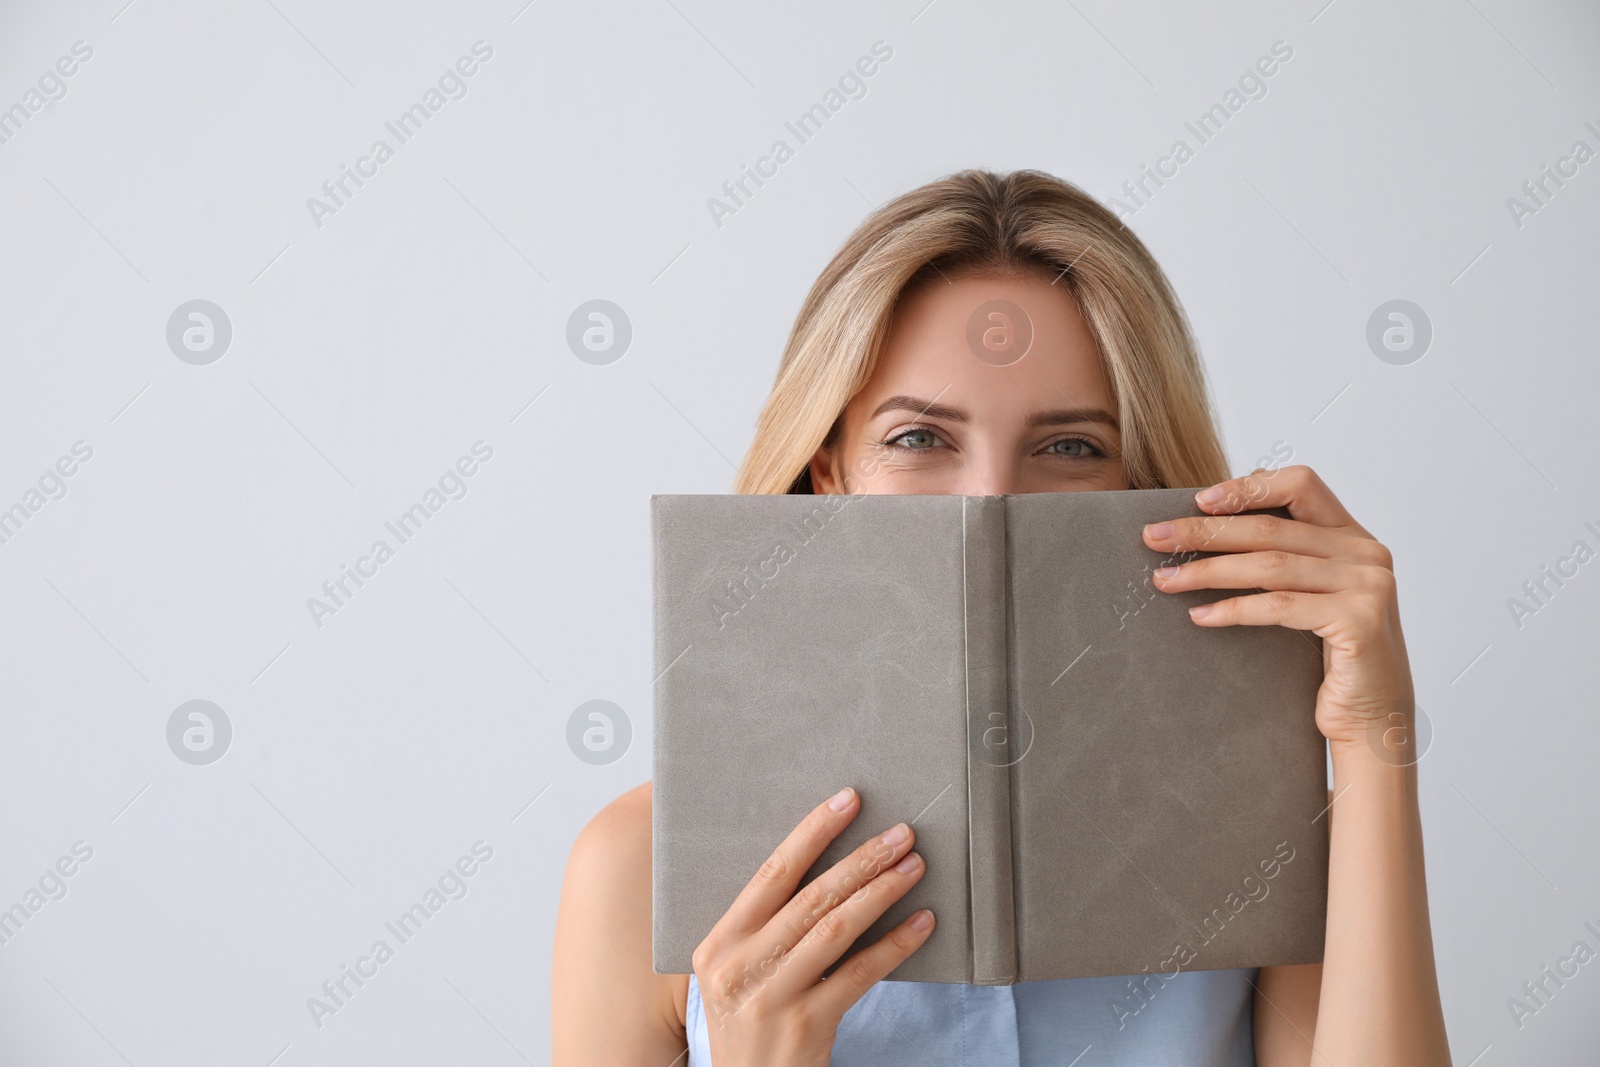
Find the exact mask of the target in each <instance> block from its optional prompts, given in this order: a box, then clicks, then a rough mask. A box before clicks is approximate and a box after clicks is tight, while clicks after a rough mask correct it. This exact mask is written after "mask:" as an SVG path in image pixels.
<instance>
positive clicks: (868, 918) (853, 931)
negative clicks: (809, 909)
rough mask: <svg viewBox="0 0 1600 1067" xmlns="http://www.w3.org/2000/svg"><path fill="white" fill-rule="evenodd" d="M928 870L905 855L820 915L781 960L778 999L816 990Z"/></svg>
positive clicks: (914, 857) (918, 859) (915, 856)
mask: <svg viewBox="0 0 1600 1067" xmlns="http://www.w3.org/2000/svg"><path fill="white" fill-rule="evenodd" d="M927 869H928V867H927V864H926V863H925V862H923V859H922V857H921V856H920V855H919V854H917V853H915V852H911V853H907V854H906V855H905V856H904V857H903V858H902V859H901V860H900V862H898V863H896V864H895V865H894V866H893V867H890V868H888V869H887V870H885V871H884V872H883V873H882V874H880V875H878V877H876V878H874V879H873V880H872V881H870V882H868V883H867V884H866V885H864V886H862V887H861V888H860V889H858V890H856V891H855V892H854V893H852V894H851V895H850V896H848V897H846V898H845V899H843V900H841V901H839V902H838V903H837V904H836V905H835V906H834V907H832V908H830V909H828V910H827V911H824V912H822V913H821V914H820V915H818V916H817V918H816V920H815V921H814V922H812V923H811V924H810V929H808V930H807V931H806V934H805V936H804V937H802V938H801V939H800V941H799V942H798V943H797V944H796V945H795V946H794V948H792V949H790V950H789V951H788V952H787V953H785V954H784V955H783V957H782V960H781V964H780V966H779V967H778V973H777V976H776V978H775V979H774V982H775V986H774V989H775V992H776V995H777V996H779V997H784V996H800V995H801V994H802V993H804V992H805V991H806V990H808V989H810V988H812V987H813V986H815V985H816V984H817V981H818V980H819V979H820V978H821V977H822V974H823V972H824V971H826V970H827V969H828V968H829V967H831V966H832V965H833V964H834V963H835V962H836V961H837V960H838V959H839V957H840V956H843V955H844V954H845V952H846V951H847V950H848V949H849V948H850V946H851V945H852V944H854V943H855V940H856V938H858V937H860V936H861V935H862V934H863V933H865V932H866V929H867V927H869V926H871V925H872V924H873V923H875V922H877V921H878V918H879V917H880V916H881V915H883V913H884V912H886V911H888V910H889V908H890V906H891V905H892V904H894V902H895V901H897V900H899V899H900V898H901V897H903V896H905V895H906V892H907V891H908V890H909V889H910V888H911V887H912V886H913V885H916V884H917V882H918V880H920V879H921V878H922V875H923V873H924V872H925V871H926V870H927Z"/></svg>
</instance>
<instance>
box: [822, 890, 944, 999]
mask: <svg viewBox="0 0 1600 1067" xmlns="http://www.w3.org/2000/svg"><path fill="white" fill-rule="evenodd" d="M933 927H934V918H933V912H931V911H929V910H928V909H927V908H923V909H922V910H921V911H916V912H913V913H911V915H909V916H907V917H906V921H905V922H903V923H901V924H900V925H899V926H896V927H895V928H894V929H893V930H890V931H889V932H888V933H887V934H884V935H883V937H882V938H880V939H879V940H877V941H875V942H873V943H872V944H870V945H868V946H867V947H866V948H864V949H862V950H861V951H860V952H857V953H856V954H855V955H854V956H851V957H850V958H849V959H848V960H846V961H845V962H844V964H843V966H841V967H840V968H839V969H838V970H836V971H834V972H833V973H832V974H830V975H828V977H827V978H826V979H825V980H824V981H823V982H822V984H821V985H819V986H817V988H816V991H815V992H814V993H812V994H811V996H813V997H814V998H816V1001H817V1003H818V1005H819V1006H820V1007H821V1008H822V1010H823V1011H824V1012H826V1017H827V1018H830V1019H839V1018H843V1017H844V1013H845V1012H847V1011H849V1010H850V1009H851V1008H852V1007H854V1006H855V1003H856V1001H858V1000H860V999H861V998H862V996H864V995H865V994H866V992H867V990H868V989H871V988H872V986H873V985H874V984H876V983H878V982H881V981H883V979H884V978H886V977H888V976H889V975H890V974H892V973H893V972H894V969H895V968H896V967H898V966H900V965H901V964H902V963H904V962H905V961H906V959H907V957H909V956H910V955H911V954H912V953H913V952H915V951H917V949H919V948H921V947H922V946H923V945H925V944H927V942H928V938H929V937H930V936H931V935H932V934H933Z"/></svg>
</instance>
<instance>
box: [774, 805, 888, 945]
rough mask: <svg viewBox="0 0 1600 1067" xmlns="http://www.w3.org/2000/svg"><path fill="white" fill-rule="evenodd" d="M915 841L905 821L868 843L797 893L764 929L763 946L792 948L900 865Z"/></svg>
mask: <svg viewBox="0 0 1600 1067" xmlns="http://www.w3.org/2000/svg"><path fill="white" fill-rule="evenodd" d="M915 842H916V834H915V833H914V832H913V831H912V829H911V826H910V824H908V823H903V822H902V823H896V824H895V825H894V826H892V827H890V828H889V829H888V830H885V831H884V832H883V833H881V834H879V835H878V836H877V837H874V838H872V840H870V841H867V842H865V843H864V844H862V846H861V847H860V848H858V849H856V850H855V851H854V852H852V853H850V855H848V856H846V857H845V858H844V859H842V860H840V861H839V862H838V863H835V864H834V865H833V866H832V867H830V868H828V869H827V870H826V871H824V872H823V873H822V874H821V875H819V876H818V877H816V878H815V879H813V880H812V881H811V882H810V883H809V884H808V885H807V886H806V887H805V888H804V889H802V890H800V892H798V893H796V894H795V895H794V899H793V900H791V901H789V902H788V903H787V904H785V905H784V906H783V908H782V909H781V910H780V911H779V912H778V914H776V915H774V916H773V917H772V921H771V922H769V923H767V925H766V927H765V928H764V929H763V930H762V932H761V934H762V936H761V941H762V944H763V945H766V944H771V943H777V944H781V945H782V946H783V948H784V950H785V951H787V950H789V949H791V948H793V947H794V946H795V945H797V944H799V942H800V939H801V938H802V937H804V936H805V935H806V932H807V931H808V930H810V929H811V927H812V926H813V925H814V924H815V923H816V921H817V920H818V919H820V918H821V917H822V916H823V915H824V914H826V913H827V912H828V911H830V910H832V909H833V908H835V907H837V906H838V905H839V904H840V903H841V902H843V901H845V900H847V899H849V897H850V896H852V895H853V894H855V893H856V892H858V891H859V890H860V889H861V887H862V886H864V885H866V884H867V883H868V882H870V881H872V880H873V879H874V878H876V877H877V876H878V875H880V874H882V873H883V872H884V871H886V870H888V869H889V867H890V866H891V865H893V864H896V863H899V862H900V859H901V857H902V856H904V855H905V854H906V853H908V852H910V851H911V846H912V845H913V844H914V843H915Z"/></svg>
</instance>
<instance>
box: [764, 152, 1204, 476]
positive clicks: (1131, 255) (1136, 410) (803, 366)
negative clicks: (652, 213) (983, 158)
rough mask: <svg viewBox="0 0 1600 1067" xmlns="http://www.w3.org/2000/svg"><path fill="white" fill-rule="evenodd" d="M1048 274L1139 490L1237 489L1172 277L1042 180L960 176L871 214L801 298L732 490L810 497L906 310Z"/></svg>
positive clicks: (1103, 215)
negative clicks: (1073, 314) (822, 459)
mask: <svg viewBox="0 0 1600 1067" xmlns="http://www.w3.org/2000/svg"><path fill="white" fill-rule="evenodd" d="M1025 272H1039V273H1041V274H1043V275H1044V276H1047V277H1048V278H1050V279H1052V280H1055V281H1058V282H1059V283H1060V284H1061V285H1062V286H1063V287H1064V288H1065V289H1066V290H1067V291H1068V292H1069V293H1071V294H1072V296H1073V298H1074V299H1075V300H1076V301H1077V303H1078V307H1079V310H1080V312H1081V313H1082V315H1083V317H1084V320H1085V322H1086V323H1087V324H1088V326H1089V330H1090V332H1091V333H1092V334H1093V335H1094V339H1095V343H1096V345H1097V346H1098V348H1099V350H1100V357H1101V359H1102V361H1103V362H1104V365H1105V369H1106V376H1107V378H1108V379H1109V380H1110V384H1111V392H1112V395H1113V397H1114V398H1115V402H1116V405H1117V419H1118V422H1119V423H1120V424H1121V430H1122V460H1123V469H1124V472H1125V474H1126V476H1127V479H1128V484H1129V486H1130V487H1132V488H1134V489H1155V488H1176V487H1181V486H1201V485H1211V484H1213V483H1215V482H1220V481H1222V480H1224V479H1225V478H1227V477H1228V468H1227V459H1226V457H1225V455H1224V453H1223V450H1222V442H1221V438H1220V435H1219V434H1218V432H1217V427H1216V423H1215V419H1214V416H1213V413H1212V410H1211V404H1210V401H1209V399H1208V397H1207V394H1206V383H1205V373H1204V371H1203V369H1202V368H1201V365H1200V357H1199V353H1198V351H1197V350H1196V347H1195V343H1194V339H1193V337H1192V336H1191V335H1190V331H1189V324H1188V320H1187V319H1186V318H1185V316H1184V313H1183V309H1182V307H1181V306H1180V305H1179V303H1178V300H1177V297H1176V296H1174V295H1173V292H1172V288H1171V286H1170V285H1169V284H1168V282H1167V279H1166V276H1165V275H1164V274H1163V273H1162V272H1161V268H1160V267H1159V266H1157V264H1156V261H1155V259H1154V257H1152V256H1151V255H1150V253H1149V251H1148V250H1147V249H1146V248H1145V246H1144V245H1143V244H1142V243H1141V242H1140V241H1139V239H1138V238H1137V237H1135V236H1134V235H1133V233H1132V232H1131V231H1130V230H1128V229H1127V228H1126V227H1124V226H1123V225H1122V222H1121V221H1120V220H1119V219H1118V218H1117V217H1116V216H1115V215H1114V214H1112V213H1111V212H1110V211H1108V210H1107V209H1106V208H1104V207H1102V206H1101V205H1100V204H1099V203H1097V202H1096V201H1095V200H1094V199H1093V198H1092V197H1090V196H1089V195H1088V194H1087V193H1085V192H1083V190H1081V189H1079V188H1078V187H1077V186H1075V185H1072V184H1071V183H1069V182H1065V181H1062V180H1061V179H1060V178H1056V177H1054V176H1052V175H1049V174H1045V173H1043V172H1041V171H1037V170H1017V171H1011V172H1010V173H1007V174H995V173H993V172H991V171H985V170H963V171H961V172H959V173H956V174H952V175H950V176H948V177H945V178H941V179H939V180H938V181H935V182H930V183H929V184H927V185H924V186H922V187H921V188H918V189H913V190H912V191H911V192H908V193H906V194H904V195H903V196H899V197H896V198H895V199H894V200H891V201H890V202H889V203H887V204H885V205H883V206H882V207H880V208H878V209H877V210H876V211H874V212H873V213H872V214H871V215H869V216H868V217H867V219H866V221H864V222H863V223H862V224H861V225H860V226H859V227H857V228H856V231H855V232H854V233H852V234H851V235H850V237H849V238H848V239H847V240H846V241H845V242H844V244H843V246H841V247H840V249H839V251H838V252H837V253H835V255H834V257H833V259H832V260H831V261H830V262H829V263H828V266H827V267H826V269H824V270H823V272H822V274H821V275H820V276H819V277H818V278H817V280H816V282H815V283H814V284H813V285H812V287H811V292H810V293H808V294H807V295H806V299H805V303H804V304H803V305H802V306H801V308H800V314H799V315H798V316H797V317H796V319H795V323H794V328H793V329H792V330H791V331H790V333H789V341H788V344H787V345H786V346H785V348H784V352H783V359H782V361H781V362H780V363H779V364H778V375H777V380H776V381H775V382H774V384H773V387H772V392H771V394H770V395H769V396H768V397H767V402H766V404H765V405H764V406H763V407H762V409H761V415H760V418H759V419H758V420H757V422H756V433H755V437H754V439H753V440H752V441H751V443H750V449H749V451H748V452H746V453H745V457H744V463H743V465H742V466H741V467H740V468H739V474H738V478H737V479H736V481H735V485H734V492H736V493H810V492H813V491H814V490H813V488H812V485H811V474H810V470H809V467H808V464H809V462H810V460H811V457H812V455H813V454H814V453H815V452H816V451H817V449H818V447H820V446H821V445H823V444H831V443H832V441H833V438H834V435H835V434H836V433H837V431H838V426H839V423H840V420H841V418H842V415H843V412H844V409H845V405H846V404H848V403H849V401H850V398H851V397H853V396H854V395H855V394H856V393H857V392H858V391H859V390H860V389H861V388H862V386H864V385H865V384H866V383H867V380H868V379H869V378H870V377H871V376H872V371H873V368H874V367H875V366H876V365H877V362H878V354H879V351H880V350H881V348H882V346H883V342H884V338H885V337H886V336H887V335H888V332H889V321H890V317H891V315H892V313H893V311H894V307H895V304H896V303H897V302H898V301H899V300H900V298H901V297H902V296H903V295H905V294H907V293H909V292H911V291H912V290H914V289H915V288H917V287H918V286H920V285H923V284H927V283H928V282H930V281H932V280H934V279H936V278H939V277H945V278H949V277H952V276H954V275H956V274H958V273H960V274H973V273H976V274H992V275H1014V274H1018V273H1025Z"/></svg>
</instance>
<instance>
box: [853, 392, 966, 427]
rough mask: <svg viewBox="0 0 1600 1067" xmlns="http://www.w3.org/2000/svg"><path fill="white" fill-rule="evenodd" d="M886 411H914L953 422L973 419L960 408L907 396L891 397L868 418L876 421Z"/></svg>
mask: <svg viewBox="0 0 1600 1067" xmlns="http://www.w3.org/2000/svg"><path fill="white" fill-rule="evenodd" d="M885 411H914V412H916V413H917V414H918V415H927V416H928V417H930V418H935V419H948V420H950V421H951V422H970V421H971V419H970V418H969V416H968V415H967V413H966V412H965V411H962V410H961V409H960V408H952V407H947V406H945V405H944V404H935V403H934V402H933V401H932V400H923V399H922V398H921V397H915V396H906V395H904V394H901V395H898V396H891V397H890V398H889V399H888V400H885V401H884V402H883V403H881V404H879V405H878V406H877V407H876V408H874V409H873V410H872V414H871V415H868V416H867V418H869V419H875V418H877V417H878V416H879V415H882V414H883V413H884V412H885Z"/></svg>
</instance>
